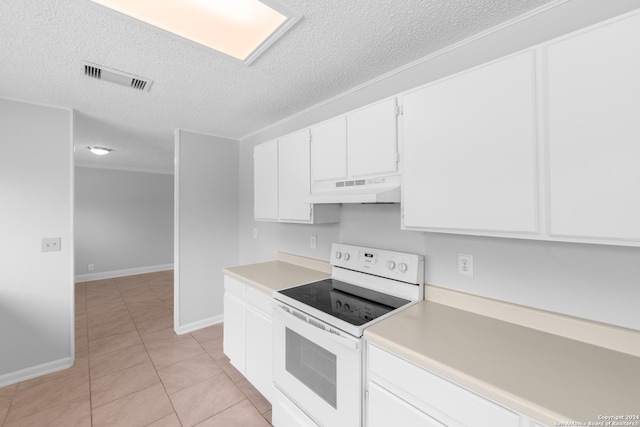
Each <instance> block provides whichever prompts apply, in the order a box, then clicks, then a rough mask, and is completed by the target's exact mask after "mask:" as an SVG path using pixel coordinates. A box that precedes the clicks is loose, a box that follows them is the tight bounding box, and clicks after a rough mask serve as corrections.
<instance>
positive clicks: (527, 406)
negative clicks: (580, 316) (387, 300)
mask: <svg viewBox="0 0 640 427" xmlns="http://www.w3.org/2000/svg"><path fill="white" fill-rule="evenodd" d="M364 337H365V338H366V339H367V340H368V341H370V342H372V343H374V344H376V345H378V346H380V347H381V348H384V349H386V350H388V351H390V352H391V353H394V354H396V355H398V356H400V357H402V358H404V359H406V360H408V361H410V362H413V363H415V364H416V365H418V366H420V367H423V368H425V369H427V370H429V371H431V372H433V373H436V374H438V375H441V376H442V377H445V378H447V379H449V380H451V381H453V382H455V383H457V384H459V385H461V386H463V387H466V388H468V389H470V390H472V391H475V392H477V393H479V394H481V395H484V396H486V397H488V398H490V399H493V400H494V401H496V402H498V403H501V404H503V405H505V406H507V407H509V408H511V409H514V410H516V411H519V412H521V413H523V414H525V415H528V416H530V417H531V418H533V419H535V420H537V421H540V422H543V423H546V424H547V425H550V426H553V425H555V422H556V421H577V422H588V421H592V422H596V421H599V419H598V416H599V415H623V414H624V415H639V414H640V357H637V356H634V355H630V354H625V353H622V352H618V351H612V350H608V349H606V348H603V347H598V346H596V345H593V344H588V343H584V342H581V341H577V340H572V339H568V338H564V337H560V336H558V335H553V334H550V333H546V332H542V331H539V330H535V329H532V328H528V327H523V326H519V325H516V324H513V323H509V322H505V321H502V320H497V319H494V318H491V317H488V316H484V315H480V314H475V313H472V312H469V311H466V310H461V309H458V308H454V307H450V306H447V305H443V304H437V303H434V302H430V301H423V302H421V303H419V304H417V305H415V306H413V307H411V308H409V309H407V310H403V311H401V312H400V313H398V314H396V315H394V316H391V317H390V318H388V319H386V320H384V321H382V322H379V323H377V324H375V325H373V326H371V327H369V328H367V329H366V330H365V333H364Z"/></svg>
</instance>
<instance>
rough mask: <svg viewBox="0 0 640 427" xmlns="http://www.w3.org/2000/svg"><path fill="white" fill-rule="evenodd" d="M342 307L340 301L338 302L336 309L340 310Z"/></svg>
mask: <svg viewBox="0 0 640 427" xmlns="http://www.w3.org/2000/svg"><path fill="white" fill-rule="evenodd" d="M340 307H342V303H341V302H340V301H336V309H338V310H340Z"/></svg>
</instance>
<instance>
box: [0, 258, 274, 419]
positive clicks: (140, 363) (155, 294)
mask: <svg viewBox="0 0 640 427" xmlns="http://www.w3.org/2000/svg"><path fill="white" fill-rule="evenodd" d="M270 420H271V405H270V404H269V402H268V401H267V400H265V399H264V398H263V397H262V395H260V393H259V392H258V391H257V390H256V389H255V388H254V387H253V386H252V385H251V384H250V383H249V382H248V381H247V380H246V379H245V378H244V377H243V376H242V374H240V373H239V372H238V371H237V370H236V369H235V368H233V366H231V364H230V363H229V359H228V358H227V357H226V356H225V355H224V354H223V352H222V324H219V325H214V326H211V327H208V328H205V329H201V330H199V331H195V332H193V333H191V334H185V335H180V336H178V335H176V334H175V333H174V332H173V272H171V271H166V272H158V273H149V274H141V275H136V276H127V277H122V278H116V279H107V280H99V281H94V282H86V283H79V284H77V285H76V363H75V365H74V366H73V367H72V368H69V369H65V370H63V371H59V372H56V373H53V374H50V375H46V376H42V377H39V378H34V379H32V380H28V381H23V382H21V383H18V384H14V385H11V386H7V387H2V388H0V426H2V427H18V426H31V427H35V426H38V427H39V426H55V427H58V426H64V427H75V426H78V427H80V426H82V427H85V426H87V427H89V426H95V427H102V426H108V427H117V426H153V427H174V426H176V427H177V426H201V427H214V426H215V427H233V426H242V427H268V426H269V425H271V424H270Z"/></svg>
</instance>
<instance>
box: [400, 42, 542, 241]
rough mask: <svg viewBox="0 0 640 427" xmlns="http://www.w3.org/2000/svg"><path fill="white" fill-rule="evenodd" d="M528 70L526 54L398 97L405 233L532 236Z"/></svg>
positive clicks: (533, 158) (532, 127)
mask: <svg viewBox="0 0 640 427" xmlns="http://www.w3.org/2000/svg"><path fill="white" fill-rule="evenodd" d="M534 68H535V65H534V53H533V52H532V51H528V52H524V53H521V54H518V55H516V56H512V57H508V58H506V59H503V60H500V61H498V62H494V63H491V64H487V65H484V66H481V67H479V68H475V69H473V70H470V71H467V72H464V73H462V74H459V75H456V76H454V77H451V78H448V79H445V80H442V81H439V82H436V83H434V84H431V85H429V86H427V87H425V88H422V89H420V90H417V91H415V92H412V93H410V94H407V95H406V96H404V98H403V117H402V121H403V134H404V137H403V147H402V148H403V160H402V161H403V182H402V188H403V201H402V203H403V210H404V220H403V225H404V226H405V227H409V228H411V227H416V228H428V229H433V230H434V231H454V232H467V231H472V232H481V233H484V234H491V233H492V232H508V233H511V232H519V233H534V232H536V231H537V229H538V220H537V197H538V196H537V194H538V192H537V152H536V150H537V144H536V121H535V113H536V109H535V102H534V101H535V100H534V89H535V84H534Z"/></svg>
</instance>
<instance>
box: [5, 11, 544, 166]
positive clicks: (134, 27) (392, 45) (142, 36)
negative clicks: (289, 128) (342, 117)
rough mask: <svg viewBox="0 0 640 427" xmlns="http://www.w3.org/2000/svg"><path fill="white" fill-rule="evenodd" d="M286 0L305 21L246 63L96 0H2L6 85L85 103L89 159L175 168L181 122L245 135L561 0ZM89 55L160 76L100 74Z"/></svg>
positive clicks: (82, 122) (81, 156)
mask: <svg viewBox="0 0 640 427" xmlns="http://www.w3.org/2000/svg"><path fill="white" fill-rule="evenodd" d="M229 1H233V0H229ZM281 1H282V2H283V3H285V4H286V5H288V6H289V7H291V8H293V9H294V10H296V11H298V12H299V13H300V14H301V15H302V19H301V21H300V22H298V23H297V24H296V25H295V26H294V27H293V28H292V29H291V30H289V32H287V33H286V34H285V35H284V36H283V37H282V38H281V39H279V40H278V41H277V42H276V43H275V44H274V45H273V46H271V47H270V48H269V49H268V50H267V51H266V52H265V53H263V55H262V56H260V57H259V58H258V59H257V60H256V61H255V62H253V63H252V64H251V65H250V66H245V65H243V64H239V63H237V62H235V61H231V60H229V59H227V58H224V57H222V56H220V55H218V54H215V53H214V52H212V51H209V50H207V49H205V48H202V47H200V46H197V45H195V44H193V43H190V42H186V41H184V40H181V39H179V38H176V37H172V36H170V35H168V34H166V33H164V32H162V31H160V30H156V29H154V28H153V27H150V26H148V25H144V24H140V23H138V22H137V21H134V20H132V19H129V18H124V17H122V16H120V15H117V14H115V13H113V12H110V11H107V10H106V9H103V8H101V7H99V6H96V5H94V4H93V3H91V2H90V1H88V0H2V1H1V2H0V52H1V57H0V97H5V98H12V99H18V100H24V101H29V102H36V103H43V104H48V105H56V106H62V107H69V108H73V109H75V110H76V111H77V112H78V114H77V117H76V118H77V120H76V134H75V144H76V159H77V161H78V162H79V163H81V164H90V163H93V164H96V165H97V164H100V163H104V164H105V165H107V166H112V167H124V168H141V169H148V170H172V168H173V130H174V129H175V128H182V129H188V130H193V131H198V132H203V133H207V134H212V135H217V136H221V137H226V138H231V139H240V138H242V137H243V136H245V135H248V134H250V133H252V132H254V131H256V130H259V129H262V128H264V127H266V126H268V125H270V124H272V123H274V122H276V121H279V120H282V119H283V118H286V117H288V116H290V115H293V114H295V113H297V112H299V111H301V110H304V109H306V108H308V107H310V106H313V105H315V104H318V103H320V102H322V101H324V100H326V99H329V98H332V97H334V96H336V95H337V94H340V93H342V92H344V91H346V90H348V89H350V88H352V87H354V86H357V85H359V84H362V83H364V82H366V81H368V80H371V79H372V78H374V77H377V76H379V75H381V74H384V73H386V72H388V71H391V70H393V69H395V68H398V67H400V66H402V65H405V64H407V63H409V62H412V61H414V60H416V59H418V58H421V57H423V56H426V55H428V54H430V53H432V52H434V51H437V50H439V49H441V48H443V47H445V46H447V45H450V44H453V43H455V42H457V41H460V40H462V39H464V38H467V37H469V36H471V35H473V34H476V33H478V32H480V31H482V30H485V29H487V28H490V27H493V26H495V25H497V24H499V23H502V22H504V21H506V20H509V19H511V18H514V17H516V16H518V15H521V14H523V13H525V12H527V11H529V10H531V9H534V8H536V7H538V6H541V5H543V4H545V3H548V2H549V1H550V0H447V1H443V0H393V1H392V0H380V1H364V0H360V1H358V0H322V1H317V0H281ZM83 60H86V61H89V62H94V63H97V64H101V65H105V66H107V67H110V68H115V69H119V70H123V71H127V72H129V73H133V74H137V75H139V76H142V77H146V78H149V79H151V80H153V81H154V83H153V86H152V87H151V90H150V91H149V92H141V91H135V90H132V89H129V88H126V87H123V86H118V85H114V84H111V83H107V82H104V81H98V80H93V79H90V78H88V77H85V76H84V74H83V68H82V61H83ZM90 144H96V145H106V146H109V147H113V148H114V149H115V150H116V151H115V152H114V153H113V154H112V155H110V156H103V157H100V158H98V157H96V156H90V155H89V154H88V150H86V148H85V147H86V146H87V145H90Z"/></svg>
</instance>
